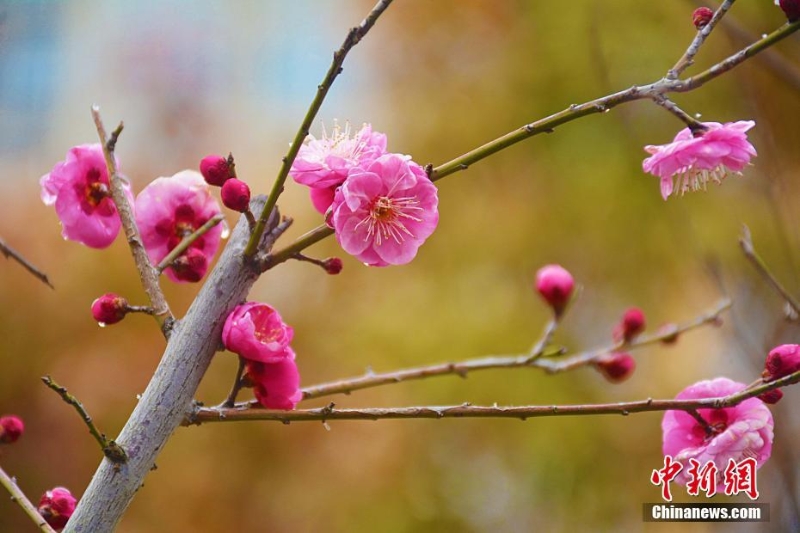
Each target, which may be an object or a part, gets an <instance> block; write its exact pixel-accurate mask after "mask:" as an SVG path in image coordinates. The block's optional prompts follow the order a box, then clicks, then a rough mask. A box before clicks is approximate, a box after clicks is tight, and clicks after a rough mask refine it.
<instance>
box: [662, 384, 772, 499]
mask: <svg viewBox="0 0 800 533" xmlns="http://www.w3.org/2000/svg"><path fill="white" fill-rule="evenodd" d="M745 387H746V385H745V384H744V383H737V382H735V381H731V380H730V379H727V378H716V379H713V380H708V381H701V382H699V383H695V384H694V385H691V386H689V387H687V388H686V389H684V390H683V391H681V392H680V393H679V394H678V395H677V396H676V399H681V400H690V399H699V398H715V397H720V396H726V395H729V394H733V393H736V392H739V391H740V390H742V389H744V388H745ZM697 411H698V413H699V414H700V416H702V417H703V419H704V420H706V422H708V426H707V427H703V426H702V425H701V424H699V423H698V421H697V420H695V419H694V418H693V417H692V416H691V415H689V414H688V413H686V412H684V411H667V412H666V413H665V414H664V419H663V420H662V422H661V428H662V430H663V432H664V447H663V451H664V455H670V456H672V458H673V459H675V460H676V461H678V462H680V463H681V464H683V466H684V469H683V470H682V471H681V472H680V474H678V476H677V477H676V478H675V480H676V481H677V482H678V483H680V484H682V485H685V484H686V483H687V481H688V480H689V478H688V474H687V472H688V467H689V459H696V460H697V461H699V462H700V464H705V463H706V462H708V461H713V462H714V464H716V465H717V467H718V468H719V469H720V471H722V470H723V469H724V468H725V466H726V465H727V464H728V460H729V459H733V460H734V461H735V462H737V463H738V462H739V461H741V460H742V459H747V458H753V459H755V460H756V464H757V466H758V467H759V468H760V467H761V466H762V465H763V464H764V462H766V461H767V459H769V457H770V455H771V453H772V440H773V431H772V430H773V427H774V423H773V420H772V413H771V412H770V410H769V408H767V406H766V405H765V404H764V402H762V401H761V400H759V399H758V398H749V399H747V400H745V401H743V402H742V403H740V404H739V405H736V406H734V407H726V408H723V409H698V410H697Z"/></svg>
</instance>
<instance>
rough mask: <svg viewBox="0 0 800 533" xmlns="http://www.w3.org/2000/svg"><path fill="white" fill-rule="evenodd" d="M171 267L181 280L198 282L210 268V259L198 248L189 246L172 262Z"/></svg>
mask: <svg viewBox="0 0 800 533" xmlns="http://www.w3.org/2000/svg"><path fill="white" fill-rule="evenodd" d="M170 268H171V269H172V272H174V273H175V277H176V278H178V279H179V280H181V281H188V282H191V283H197V282H198V281H200V280H201V279H203V276H204V275H205V273H206V270H207V269H208V259H207V258H206V256H205V254H204V253H203V252H202V251H200V250H198V249H197V248H189V249H188V250H186V251H185V252H184V253H183V255H181V256H180V257H178V258H177V259H176V260H175V261H174V262H173V263H172V266H171V267H170Z"/></svg>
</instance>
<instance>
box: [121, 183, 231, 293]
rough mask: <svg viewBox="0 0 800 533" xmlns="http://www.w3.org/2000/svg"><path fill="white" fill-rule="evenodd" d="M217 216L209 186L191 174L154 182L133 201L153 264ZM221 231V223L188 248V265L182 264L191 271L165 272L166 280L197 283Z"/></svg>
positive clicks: (216, 205) (222, 225) (217, 207)
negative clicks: (167, 278)
mask: <svg viewBox="0 0 800 533" xmlns="http://www.w3.org/2000/svg"><path fill="white" fill-rule="evenodd" d="M219 214H220V207H219V204H218V203H217V201H216V200H215V199H214V197H213V196H212V195H211V192H210V191H209V187H208V184H207V183H206V182H205V180H204V179H203V177H202V176H201V175H200V174H199V173H198V172H196V171H194V170H182V171H181V172H178V173H177V174H175V175H174V176H172V177H169V178H157V179H155V180H153V181H152V182H151V183H150V184H149V185H148V186H147V187H145V188H144V189H143V190H142V192H140V193H139V195H138V196H137V197H136V222H137V224H138V225H139V231H141V234H142V242H143V243H144V247H145V248H146V249H147V254H148V255H149V256H150V260H151V261H152V262H153V263H154V264H158V263H159V262H160V261H161V260H162V259H164V257H166V256H167V254H169V252H171V251H172V249H173V248H175V247H176V246H177V245H178V243H180V242H181V240H183V238H184V237H186V236H187V235H190V234H191V233H193V232H194V231H195V230H197V229H198V228H199V227H200V226H202V225H203V224H205V223H206V222H208V220H209V219H211V218H213V217H214V216H216V215H219ZM224 230H225V223H224V222H223V223H220V224H217V225H216V226H214V227H213V228H211V229H210V230H209V231H208V232H206V233H205V234H204V235H203V236H202V237H200V238H199V239H197V240H196V241H194V242H193V243H192V245H191V247H190V249H191V250H193V252H192V253H191V254H189V257H188V259H190V261H188V260H187V261H184V263H187V264H189V265H190V266H193V268H192V269H187V268H178V269H177V270H176V269H174V268H172V267H170V268H167V269H166V270H165V272H166V274H167V276H168V277H169V279H171V280H172V281H175V282H183V281H199V280H200V279H201V278H202V277H203V275H205V272H206V270H207V268H208V265H209V263H210V262H211V259H213V257H214V254H216V253H217V248H219V243H220V239H221V237H222V233H223V231H224ZM197 251H199V252H201V253H202V255H203V257H202V258H200V259H205V260H204V261H203V260H197V258H195V257H191V256H192V255H196V254H197ZM184 255H186V254H184ZM179 259H180V258H179ZM181 264H183V263H181Z"/></svg>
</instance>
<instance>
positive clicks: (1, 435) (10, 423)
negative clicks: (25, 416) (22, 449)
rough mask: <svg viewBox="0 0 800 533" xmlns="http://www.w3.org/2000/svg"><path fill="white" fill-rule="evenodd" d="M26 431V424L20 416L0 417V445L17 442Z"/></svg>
mask: <svg viewBox="0 0 800 533" xmlns="http://www.w3.org/2000/svg"><path fill="white" fill-rule="evenodd" d="M23 431H25V424H23V423H22V419H21V418H20V417H18V416H14V415H7V416H4V417H0V444H11V443H14V442H17V440H19V438H20V437H21V436H22V432H23Z"/></svg>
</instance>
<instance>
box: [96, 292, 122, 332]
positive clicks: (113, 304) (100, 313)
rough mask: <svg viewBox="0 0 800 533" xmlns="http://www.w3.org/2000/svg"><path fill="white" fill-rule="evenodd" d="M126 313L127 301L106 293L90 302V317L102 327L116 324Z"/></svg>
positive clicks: (111, 293)
mask: <svg viewBox="0 0 800 533" xmlns="http://www.w3.org/2000/svg"><path fill="white" fill-rule="evenodd" d="M127 313H128V301H127V300H126V299H125V298H123V297H122V296H119V295H118V294H114V293H113V292H109V293H106V294H104V295H102V296H101V297H100V298H98V299H97V300H95V301H94V302H92V316H93V317H94V319H95V320H97V322H98V323H99V324H100V325H102V326H105V325H109V324H116V323H117V322H119V321H120V320H122V319H123V318H125V315H126V314H127Z"/></svg>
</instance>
